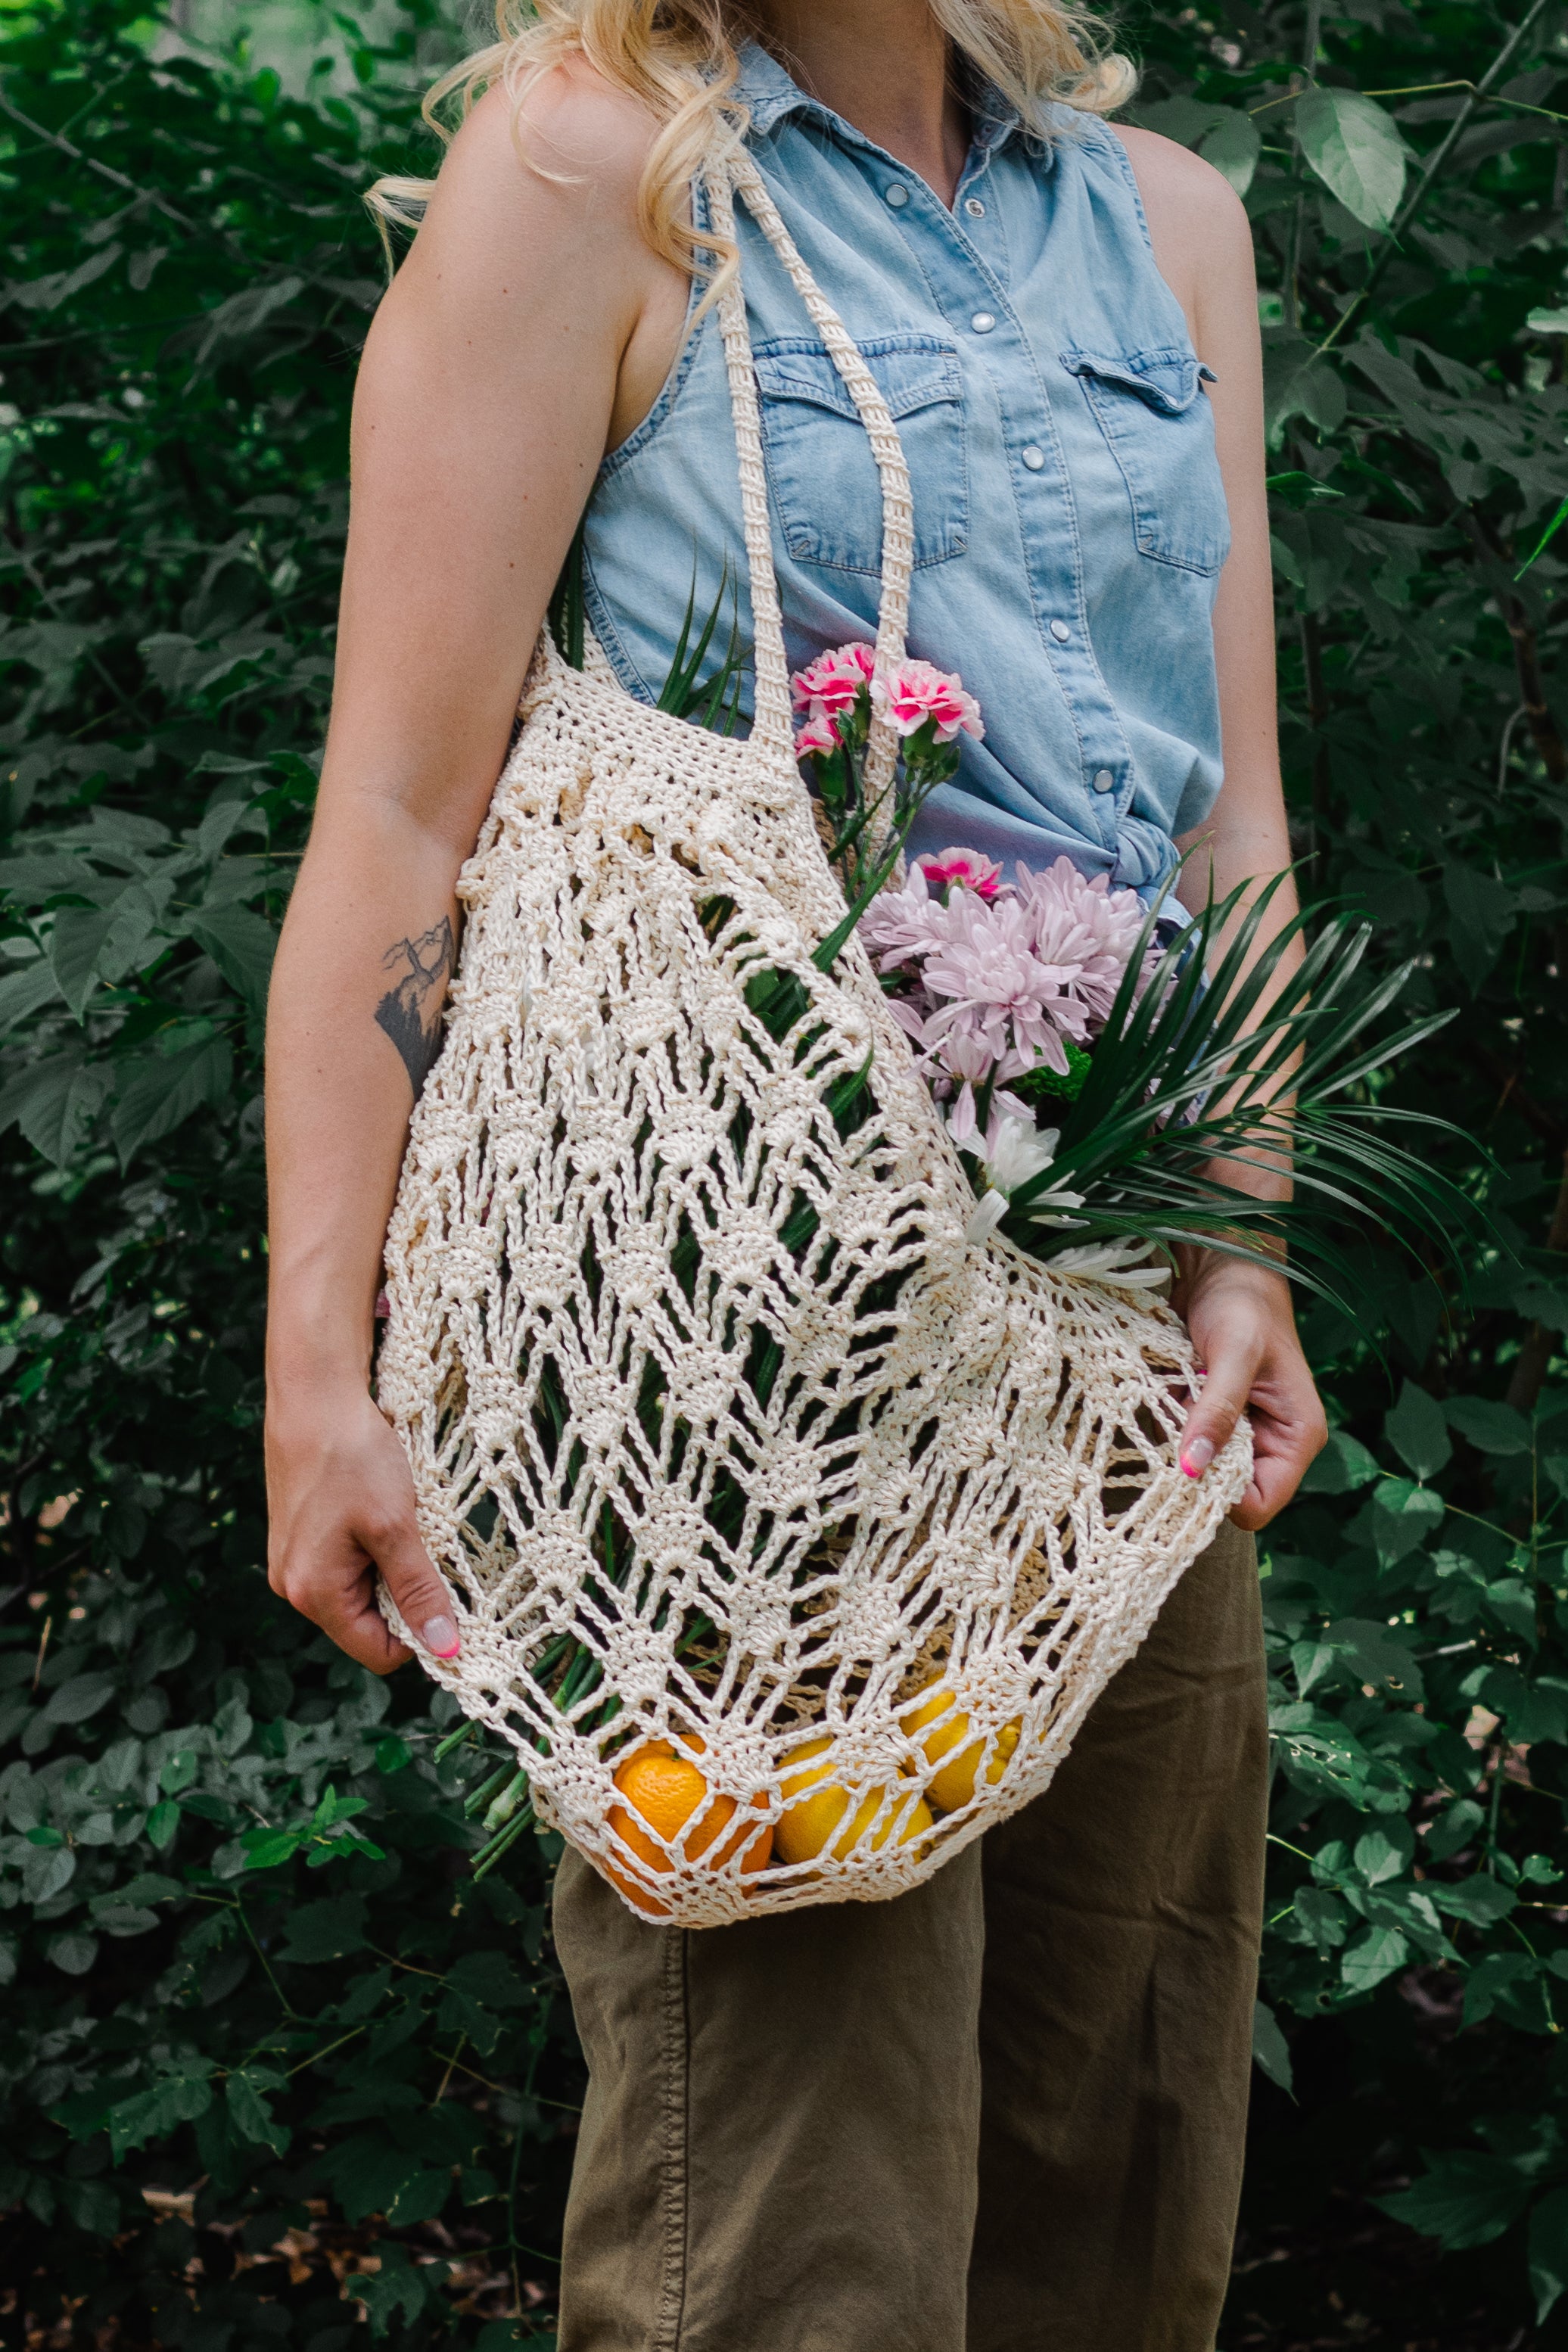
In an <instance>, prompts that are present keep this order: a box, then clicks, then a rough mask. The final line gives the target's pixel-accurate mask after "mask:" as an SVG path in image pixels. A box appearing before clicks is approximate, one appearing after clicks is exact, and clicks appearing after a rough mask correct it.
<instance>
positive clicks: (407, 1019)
mask: <svg viewBox="0 0 1568 2352" xmlns="http://www.w3.org/2000/svg"><path fill="white" fill-rule="evenodd" d="M454 961H456V957H455V943H454V941H453V938H452V926H451V924H450V922H449V921H448V920H447V917H446V916H445V915H443V916H442V918H441V919H440V921H439V922H438V923H436V924H434V925H432V927H431V929H429V930H427V931H422V932H421V933H420V935H419V937H418V938H417V939H416V940H398V942H397V945H396V946H395V948H388V950H387V951H386V953H385V954H384V956H383V957H382V960H381V968H382V970H383V971H395V972H396V973H397V974H398V978H397V980H396V982H395V985H394V986H393V987H391V988H390V989H388V991H387V992H386V994H385V995H384V997H383V998H382V1000H381V1003H379V1004H378V1005H377V1006H376V1008H375V1025H376V1027H377V1028H378V1029H384V1030H385V1032H386V1034H387V1035H388V1036H389V1037H390V1038H391V1040H392V1042H393V1044H394V1045H395V1046H396V1048H397V1050H398V1052H399V1053H400V1054H401V1055H402V1056H403V1066H404V1068H405V1070H406V1071H407V1073H408V1083H409V1085H410V1086H411V1087H413V1089H414V1093H415V1098H416V1100H417V1098H418V1095H419V1090H420V1088H421V1087H423V1085H424V1084H425V1081H426V1077H427V1076H428V1075H429V1071H430V1065H431V1064H432V1062H434V1060H435V1059H436V1056H437V1054H438V1053H439V1052H440V1050H441V998H442V993H443V992H444V990H445V988H446V985H447V979H448V977H449V976H450V973H451V971H452V966H453V963H454Z"/></svg>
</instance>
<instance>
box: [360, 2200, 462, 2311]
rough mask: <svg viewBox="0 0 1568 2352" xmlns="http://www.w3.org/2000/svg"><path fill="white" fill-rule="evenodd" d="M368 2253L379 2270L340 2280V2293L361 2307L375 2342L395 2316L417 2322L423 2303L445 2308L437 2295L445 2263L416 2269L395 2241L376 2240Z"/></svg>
mask: <svg viewBox="0 0 1568 2352" xmlns="http://www.w3.org/2000/svg"><path fill="white" fill-rule="evenodd" d="M365 2210H366V2211H370V2210H376V2209H373V2208H370V2207H366V2208H365ZM381 2210H384V2208H383V2209H381ZM370 2251H371V2252H372V2253H373V2254H375V2255H377V2256H378V2257H379V2259H380V2267H379V2269H377V2270H374V2271H363V2272H360V2271H356V2272H355V2273H353V2276H352V2277H350V2278H346V2279H345V2280H344V2281H343V2290H342V2291H343V2293H344V2294H345V2295H351V2296H355V2297H357V2298H358V2300H359V2301H360V2302H361V2303H363V2305H364V2307H365V2310H366V2311H367V2313H368V2314H369V2315H370V2332H371V2334H372V2336H374V2337H376V2338H377V2339H378V2340H379V2339H380V2337H382V2336H385V2335H387V2334H389V2333H390V2331H391V2327H392V2323H393V2321H394V2320H395V2319H397V2318H399V2317H401V2318H403V2319H404V2320H406V2321H413V2320H416V2319H417V2318H418V2317H419V2315H420V2314H421V2313H422V2312H423V2311H424V2310H425V2308H426V2304H434V2305H437V2307H445V2298H444V2297H443V2296H441V2295H440V2294H439V2293H438V2288H439V2284H440V2282H441V2280H442V2279H444V2278H445V2277H446V2276H447V2264H446V2263H419V2264H418V2265H417V2266H416V2264H415V2263H413V2262H411V2261H410V2259H409V2256H408V2252H407V2249H406V2248H405V2247H404V2246H401V2245H399V2244H398V2242H396V2240H395V2239H389V2238H379V2239H377V2240H376V2242H375V2243H374V2245H373V2246H372V2248H371V2250H370Z"/></svg>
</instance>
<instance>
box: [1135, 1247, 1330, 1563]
mask: <svg viewBox="0 0 1568 2352" xmlns="http://www.w3.org/2000/svg"><path fill="white" fill-rule="evenodd" d="M1173 1304H1174V1306H1175V1308H1176V1311H1177V1313H1178V1314H1179V1315H1180V1316H1181V1318H1182V1319H1183V1321H1184V1323H1185V1325H1186V1327H1187V1329H1188V1331H1189V1332H1190V1333H1191V1335H1192V1340H1193V1345H1194V1348H1195V1349H1196V1350H1197V1358H1198V1361H1199V1363H1200V1364H1201V1365H1204V1366H1205V1367H1206V1370H1207V1377H1206V1379H1205V1381H1204V1385H1203V1390H1202V1392H1201V1393H1200V1395H1199V1396H1198V1397H1197V1399H1196V1401H1195V1402H1194V1405H1193V1408H1192V1411H1191V1412H1189V1413H1188V1415H1187V1424H1186V1427H1185V1429H1184V1431H1183V1432H1182V1457H1181V1458H1182V1467H1183V1469H1184V1471H1185V1472H1186V1474H1187V1475H1188V1477H1189V1478H1201V1477H1202V1476H1203V1475H1204V1473H1205V1470H1206V1469H1207V1468H1208V1466H1209V1464H1210V1463H1211V1462H1212V1461H1213V1460H1214V1458H1215V1454H1217V1453H1218V1452H1219V1450H1220V1448H1221V1447H1222V1446H1223V1445H1224V1444H1225V1443H1226V1439H1227V1438H1228V1437H1229V1435H1230V1433H1231V1432H1232V1430H1233V1429H1234V1428H1235V1427H1236V1424H1237V1420H1238V1419H1239V1417H1240V1415H1241V1414H1242V1413H1243V1412H1245V1413H1246V1414H1247V1417H1248V1419H1249V1420H1250V1422H1251V1423H1252V1477H1251V1481H1250V1483H1249V1485H1248V1486H1247V1492H1246V1494H1245V1495H1244V1496H1242V1498H1241V1500H1240V1502H1239V1503H1237V1506H1236V1507H1235V1509H1234V1510H1233V1511H1232V1512H1231V1514H1230V1516H1231V1517H1232V1518H1233V1519H1234V1520H1235V1522H1236V1524H1237V1527H1238V1528H1266V1527H1267V1526H1268V1522H1269V1520H1270V1519H1271V1518H1273V1517H1275V1515H1276V1513H1277V1512H1279V1511H1282V1510H1283V1509H1284V1507H1285V1506H1286V1504H1287V1503H1288V1502H1289V1500H1290V1497H1291V1496H1292V1495H1294V1493H1295V1492H1296V1489H1297V1487H1298V1486H1300V1483H1301V1479H1302V1475H1303V1474H1304V1473H1305V1471H1306V1469H1307V1465H1308V1464H1309V1463H1310V1462H1311V1460H1312V1459H1313V1457H1314V1455H1316V1454H1321V1452H1322V1449H1323V1447H1324V1445H1325V1444H1327V1443H1328V1435H1329V1425H1328V1423H1327V1421H1326V1420H1325V1419H1324V1417H1323V1408H1322V1406H1321V1403H1320V1402H1319V1401H1318V1391H1317V1390H1316V1388H1315V1387H1314V1386H1313V1382H1312V1375H1311V1373H1310V1371H1309V1370H1308V1369H1307V1360H1306V1358H1305V1356H1304V1355H1303V1354H1302V1353H1301V1343H1300V1339H1298V1338H1297V1336H1296V1318H1295V1314H1294V1311H1293V1309H1292V1307H1291V1303H1290V1286H1289V1282H1288V1281H1287V1280H1286V1278H1285V1276H1283V1275H1282V1274H1274V1273H1272V1272H1270V1271H1269V1269H1268V1267H1266V1266H1261V1265H1248V1264H1247V1261H1246V1260H1245V1259H1242V1258H1234V1257H1226V1256H1223V1255H1221V1254H1220V1253H1219V1252H1218V1251H1216V1250H1202V1251H1195V1252H1194V1253H1193V1255H1192V1256H1191V1257H1190V1258H1188V1259H1187V1260H1186V1261H1185V1263H1184V1267H1183V1272H1182V1278H1181V1281H1180V1282H1179V1283H1178V1285H1177V1287H1176V1292H1175V1297H1174V1300H1173Z"/></svg>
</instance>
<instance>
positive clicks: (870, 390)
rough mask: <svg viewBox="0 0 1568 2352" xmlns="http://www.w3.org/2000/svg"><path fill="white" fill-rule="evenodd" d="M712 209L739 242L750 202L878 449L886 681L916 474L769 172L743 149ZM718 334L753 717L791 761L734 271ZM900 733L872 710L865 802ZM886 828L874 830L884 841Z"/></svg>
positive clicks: (774, 579) (761, 734) (883, 774)
mask: <svg viewBox="0 0 1568 2352" xmlns="http://www.w3.org/2000/svg"><path fill="white" fill-rule="evenodd" d="M706 180H707V191H708V202H709V205H710V213H711V217H712V221H713V226H714V227H715V228H716V229H717V230H718V232H719V234H720V236H724V237H727V238H729V239H731V240H733V239H734V236H735V208H734V197H735V196H736V195H737V194H738V195H739V196H740V197H741V199H742V202H743V203H744V205H745V206H746V209H747V211H748V212H749V213H750V214H751V215H752V219H753V220H754V221H755V222H756V224H757V226H758V227H759V228H760V229H761V230H762V232H763V236H765V237H766V238H767V241H768V243H769V245H771V246H772V247H773V251H774V253H776V254H777V256H778V257H779V260H780V261H781V263H782V264H783V266H784V270H785V272H786V274H787V275H788V278H789V279H790V282H791V284H792V285H793V286H794V288H795V291H796V293H797V294H798V295H799V296H800V298H801V300H802V301H803V303H804V304H805V308H806V310H807V311H808V312H809V314H810V316H811V319H812V320H813V322H814V324H815V325H816V329H817V331H818V332H819V334H820V335H821V337H822V340H823V342H824V344H825V345H826V349H827V352H828V355H829V357H830V358H831V360H832V362H833V364H834V366H835V367H836V368H837V371H838V373H839V374H840V376H842V378H843V380H844V383H845V385H846V388H847V391H848V393H849V396H850V398H851V399H852V400H853V401H854V403H855V406H856V410H857V412H858V415H859V418H860V422H861V424H862V425H864V426H865V428H866V431H867V434H868V437H869V440H870V443H871V455H872V456H873V457H874V458H875V459H876V461H877V471H878V474H879V477H880V479H881V485H882V577H881V593H880V598H879V604H878V611H877V656H876V674H877V676H878V677H888V676H889V675H890V673H891V672H892V671H893V670H895V669H897V668H898V667H899V665H900V662H901V661H902V660H903V658H904V637H905V632H906V631H907V629H908V627H909V619H910V572H911V571H912V569H913V564H914V504H913V500H912V498H911V496H910V469H909V467H908V466H907V465H906V463H905V461H904V451H903V445H902V443H901V442H900V439H899V433H898V427H897V426H896V425H894V423H893V420H892V416H891V415H890V414H889V409H888V404H887V402H886V401H885V400H884V399H883V397H882V392H881V387H880V386H879V383H878V382H877V379H876V377H875V376H874V375H873V374H872V373H871V371H870V369H869V368H868V366H867V364H866V362H865V360H864V358H863V357H862V356H861V352H860V349H859V346H858V343H857V342H856V341H855V339H854V337H853V336H852V335H851V334H850V332H849V331H848V329H847V327H846V326H845V324H844V322H843V320H841V319H840V318H839V316H838V313H837V310H834V308H833V305H832V304H831V303H830V302H829V301H828V299H827V298H826V295H825V294H824V293H823V292H822V289H821V288H820V287H819V286H818V285H817V283H816V278H813V276H812V274H811V272H810V270H809V269H808V268H806V266H805V262H804V261H803V260H802V259H801V257H800V254H799V252H798V250H797V249H796V247H795V240H794V239H793V237H792V236H790V233H789V231H788V229H787V228H785V226H784V222H783V220H782V219H781V218H780V216H779V213H778V208H777V206H776V205H774V203H773V198H772V196H771V195H769V194H768V191H767V187H766V184H764V182H763V176H762V173H760V172H759V171H758V170H757V167H756V165H755V164H754V163H752V159H751V157H750V155H749V154H748V153H747V152H746V151H745V149H744V148H743V147H742V146H741V145H740V144H739V142H736V144H735V145H734V146H732V147H731V148H730V149H728V150H727V151H726V152H724V153H723V154H722V155H721V156H720V157H719V158H717V159H716V160H715V161H714V162H713V163H710V166H709V169H708V172H707V174H706ZM719 326H720V332H721V336H722V339H723V344H724V359H725V365H726V369H727V373H728V375H729V380H730V406H731V414H732V415H733V417H734V423H735V450H736V455H737V457H738V459H739V461H740V469H741V511H742V518H743V520H744V525H745V537H746V562H747V567H748V570H749V572H750V577H751V590H752V627H753V630H754V633H755V654H754V658H755V663H756V678H757V686H756V716H755V720H754V723H753V729H752V732H753V735H754V736H755V737H756V738H757V739H759V740H761V741H762V742H763V743H764V744H766V745H767V746H768V747H769V748H771V749H774V750H778V751H783V752H784V754H785V755H786V756H793V752H794V748H795V724H794V718H793V714H792V711H791V708H790V690H789V663H788V660H787V658H786V656H785V654H784V618H783V614H782V612H781V609H780V604H779V588H778V576H777V574H776V572H774V570H773V526H772V523H771V520H770V519H769V513H768V484H767V475H766V472H765V470H764V468H763V436H762V424H761V419H760V417H759V415H758V409H757V378H756V363H755V361H754V359H753V357H752V338H751V333H750V331H749V329H748V327H747V323H746V297H745V291H744V289H743V288H742V284H741V278H740V271H739V269H738V268H737V270H736V271H735V273H734V274H733V276H732V277H731V280H730V283H729V285H728V286H727V287H726V288H725V289H724V291H723V293H722V294H721V297H720V300H719ZM898 748H899V738H898V730H896V728H895V727H894V726H893V724H892V721H891V720H890V719H889V718H888V717H887V716H886V715H885V713H884V712H883V711H882V710H880V709H873V712H872V718H871V731H870V737H869V740H868V743H867V747H866V796H867V799H868V801H869V802H871V803H876V802H878V801H879V800H880V799H881V798H882V796H883V794H884V793H886V792H887V789H888V787H889V784H890V783H891V782H892V778H893V768H894V762H895V761H896V760H897V757H898ZM886 829H887V825H886V820H885V819H884V821H883V823H882V824H879V825H878V826H876V827H874V831H875V832H877V833H878V834H883V833H885V832H886Z"/></svg>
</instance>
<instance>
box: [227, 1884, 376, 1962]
mask: <svg viewBox="0 0 1568 2352" xmlns="http://www.w3.org/2000/svg"><path fill="white" fill-rule="evenodd" d="M258 1866H260V1865H258V1864H255V1863H254V1862H253V1863H252V1867H253V1868H256V1867H258ZM365 1907H366V1906H365V1899H364V1896H363V1895H332V1896H331V1897H330V1898H329V1899H328V1900H327V1901H326V1902H324V1903H303V1904H301V1905H300V1906H299V1908H298V1909H297V1910H291V1911H290V1912H289V1934H288V1937H287V1939H286V1941H285V1942H284V1943H283V1944H282V1945H281V1947H280V1948H279V1953H278V1958H279V1959H280V1960H296V1961H300V1962H302V1963H310V1964H314V1963H316V1962H318V1961H321V1960H341V1959H342V1958H344V1957H345V1955H346V1954H348V1953H350V1952H363V1949H364V1948H365V1934H364V1925H365Z"/></svg>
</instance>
